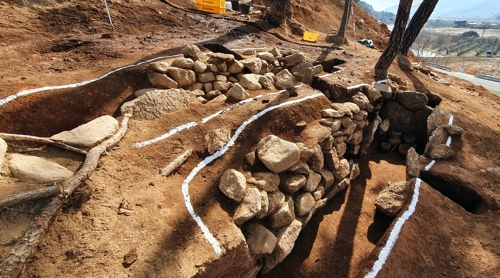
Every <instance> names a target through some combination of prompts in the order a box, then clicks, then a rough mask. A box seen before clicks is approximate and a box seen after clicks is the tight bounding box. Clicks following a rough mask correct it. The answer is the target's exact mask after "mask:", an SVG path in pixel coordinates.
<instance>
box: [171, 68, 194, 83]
mask: <svg viewBox="0 0 500 278" xmlns="http://www.w3.org/2000/svg"><path fill="white" fill-rule="evenodd" d="M167 74H168V76H170V77H171V78H172V79H173V80H175V82H177V84H179V87H185V86H189V85H191V84H194V83H195V82H196V73H195V72H194V71H192V70H186V69H181V68H174V67H169V68H168V69H167Z"/></svg>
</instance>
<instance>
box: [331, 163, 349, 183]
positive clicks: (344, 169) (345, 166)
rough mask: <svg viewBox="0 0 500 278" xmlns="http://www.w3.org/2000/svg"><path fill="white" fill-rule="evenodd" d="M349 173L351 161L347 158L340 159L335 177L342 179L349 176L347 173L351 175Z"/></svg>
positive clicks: (334, 173) (334, 172)
mask: <svg viewBox="0 0 500 278" xmlns="http://www.w3.org/2000/svg"><path fill="white" fill-rule="evenodd" d="M349 173H350V165H349V161H347V159H345V158H343V159H341V160H340V166H339V168H337V169H335V171H333V175H334V176H335V179H337V180H341V179H343V178H345V177H347V175H349Z"/></svg>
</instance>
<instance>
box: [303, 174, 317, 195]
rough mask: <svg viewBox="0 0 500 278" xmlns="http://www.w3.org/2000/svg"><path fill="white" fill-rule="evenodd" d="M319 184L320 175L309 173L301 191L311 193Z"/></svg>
mask: <svg viewBox="0 0 500 278" xmlns="http://www.w3.org/2000/svg"><path fill="white" fill-rule="evenodd" d="M320 182H321V175H320V174H318V173H316V172H314V171H311V172H309V176H308V177H307V180H306V185H305V186H304V188H303V189H304V190H305V191H307V192H313V191H314V190H316V188H317V187H318V185H319V183H320Z"/></svg>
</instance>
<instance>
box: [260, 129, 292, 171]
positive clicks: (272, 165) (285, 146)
mask: <svg viewBox="0 0 500 278" xmlns="http://www.w3.org/2000/svg"><path fill="white" fill-rule="evenodd" d="M257 156H258V157H259V160H260V161H262V163H264V165H266V167H267V168H268V169H269V170H271V171H273V172H274V173H280V172H283V171H285V170H286V169H288V168H290V167H291V166H293V165H295V164H296V163H297V162H298V161H299V159H300V154H299V147H297V145H296V144H295V143H292V142H288V141H286V140H283V139H280V138H279V137H277V136H275V135H269V136H266V137H264V138H263V139H262V140H260V142H259V143H258V145H257Z"/></svg>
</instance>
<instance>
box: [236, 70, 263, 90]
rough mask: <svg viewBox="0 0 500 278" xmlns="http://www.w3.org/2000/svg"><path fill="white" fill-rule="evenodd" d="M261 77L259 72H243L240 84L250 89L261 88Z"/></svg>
mask: <svg viewBox="0 0 500 278" xmlns="http://www.w3.org/2000/svg"><path fill="white" fill-rule="evenodd" d="M259 77H260V75H257V74H243V76H242V77H241V79H240V85H241V87H243V88H245V89H247V90H250V91H255V90H260V89H262V85H261V84H260V83H259Z"/></svg>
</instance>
